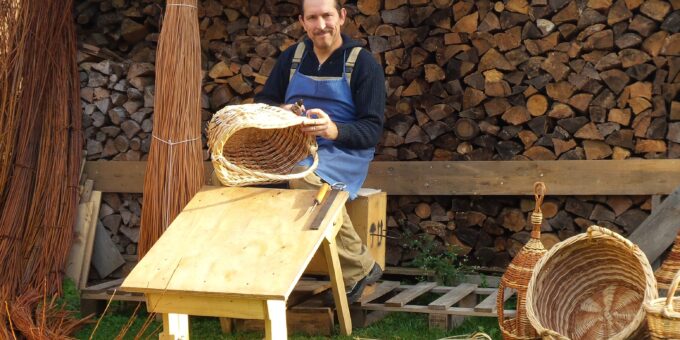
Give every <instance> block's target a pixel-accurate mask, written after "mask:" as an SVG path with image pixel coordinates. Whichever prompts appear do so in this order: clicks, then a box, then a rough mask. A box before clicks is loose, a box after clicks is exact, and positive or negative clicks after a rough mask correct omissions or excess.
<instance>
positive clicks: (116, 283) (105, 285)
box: [82, 279, 124, 293]
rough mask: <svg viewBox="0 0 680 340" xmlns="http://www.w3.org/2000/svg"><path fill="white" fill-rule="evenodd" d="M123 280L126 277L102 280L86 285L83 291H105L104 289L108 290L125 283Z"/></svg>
mask: <svg viewBox="0 0 680 340" xmlns="http://www.w3.org/2000/svg"><path fill="white" fill-rule="evenodd" d="M123 280H124V279H115V280H111V281H106V282H102V283H100V284H96V285H92V286H89V287H85V288H83V289H82V291H83V292H88V293H99V292H103V291H106V290H107V289H109V288H112V287H114V288H115V287H120V284H121V283H123Z"/></svg>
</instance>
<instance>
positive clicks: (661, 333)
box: [645, 238, 680, 339]
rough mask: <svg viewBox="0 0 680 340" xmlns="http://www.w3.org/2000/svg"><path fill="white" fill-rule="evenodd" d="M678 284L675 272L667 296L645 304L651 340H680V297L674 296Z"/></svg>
mask: <svg viewBox="0 0 680 340" xmlns="http://www.w3.org/2000/svg"><path fill="white" fill-rule="evenodd" d="M676 241H677V238H676ZM676 245H677V242H676ZM673 248H675V246H674V247H673ZM678 283H680V271H678V272H676V273H675V276H674V277H673V281H672V282H671V284H670V289H669V290H668V296H666V297H665V298H659V299H655V300H653V301H650V302H649V303H647V304H645V310H646V311H647V326H648V327H649V335H650V336H651V338H652V339H680V313H679V312H676V311H677V310H678V309H679V308H680V297H676V296H675V291H676V290H677V289H678Z"/></svg>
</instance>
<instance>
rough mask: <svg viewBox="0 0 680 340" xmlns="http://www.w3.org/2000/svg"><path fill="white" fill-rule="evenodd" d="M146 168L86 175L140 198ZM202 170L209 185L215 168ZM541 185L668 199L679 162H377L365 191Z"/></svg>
mask: <svg viewBox="0 0 680 340" xmlns="http://www.w3.org/2000/svg"><path fill="white" fill-rule="evenodd" d="M145 167H146V162H145V161H139V162H131V161H130V162H128V161H125V162H122V161H120V162H116V161H90V162H87V164H86V166H85V169H86V171H87V174H88V176H89V177H90V178H92V179H94V180H95V190H100V191H104V192H124V193H141V192H142V190H143V185H144V171H145ZM204 169H205V180H206V183H209V182H210V174H211V172H212V165H211V163H209V162H206V163H205V167H204ZM538 180H540V181H543V182H545V183H548V185H549V187H550V194H551V195H656V194H669V193H671V192H672V191H673V190H674V189H675V188H676V187H677V186H678V185H680V160H679V159H640V160H638V159H635V160H588V161H467V162H373V163H371V166H370V168H369V173H368V178H367V179H366V182H365V183H364V186H366V187H371V188H377V189H381V190H383V191H385V192H387V194H388V195H532V194H533V192H532V190H533V189H532V188H533V183H534V182H535V181H538Z"/></svg>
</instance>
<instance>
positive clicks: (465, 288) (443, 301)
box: [428, 283, 477, 310]
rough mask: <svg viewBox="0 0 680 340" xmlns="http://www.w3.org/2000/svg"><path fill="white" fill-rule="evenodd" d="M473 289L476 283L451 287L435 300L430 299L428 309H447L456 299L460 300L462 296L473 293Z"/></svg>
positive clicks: (475, 287)
mask: <svg viewBox="0 0 680 340" xmlns="http://www.w3.org/2000/svg"><path fill="white" fill-rule="evenodd" d="M475 289H477V285H473V284H470V283H463V284H461V285H460V286H458V287H455V288H453V289H451V291H449V292H448V293H446V294H444V295H442V296H441V297H439V298H438V299H437V300H434V301H432V302H431V303H430V304H429V305H428V307H429V308H430V309H439V310H444V309H447V308H449V307H451V306H453V305H454V304H456V303H457V302H458V301H460V300H462V299H463V298H464V297H466V296H468V295H470V294H474V292H475Z"/></svg>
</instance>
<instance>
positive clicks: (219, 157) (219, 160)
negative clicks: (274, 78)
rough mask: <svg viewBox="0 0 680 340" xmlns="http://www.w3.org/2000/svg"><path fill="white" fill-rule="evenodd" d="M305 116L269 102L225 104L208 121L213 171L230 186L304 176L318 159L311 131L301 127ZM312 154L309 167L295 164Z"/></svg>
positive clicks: (316, 163)
mask: <svg viewBox="0 0 680 340" xmlns="http://www.w3.org/2000/svg"><path fill="white" fill-rule="evenodd" d="M303 119H304V118H303V117H300V116H297V115H295V114H293V113H292V112H290V111H288V110H285V109H282V108H279V107H275V106H269V105H266V104H243V105H231V106H226V107H225V108H223V109H222V110H220V111H219V112H217V113H216V114H215V115H214V116H213V117H212V119H211V120H210V123H209V124H208V129H207V132H208V146H209V148H210V158H211V159H212V164H213V167H214V168H215V175H216V177H217V178H218V179H219V181H220V182H222V184H224V185H226V186H244V185H253V184H270V183H281V182H285V181H288V180H291V179H297V178H302V177H305V176H306V175H307V174H309V173H310V172H312V171H314V170H315V169H316V167H317V165H318V163H319V157H318V155H317V149H318V146H317V144H316V139H315V138H314V137H313V136H310V135H307V134H305V133H304V132H302V131H301V130H300V127H299V125H302V121H303ZM310 155H311V156H312V157H313V159H314V161H313V164H312V166H311V167H309V168H307V169H305V170H304V171H302V172H299V173H291V171H292V169H293V168H294V167H295V166H296V165H297V164H298V163H299V162H300V161H301V160H303V159H305V158H307V157H309V156H310Z"/></svg>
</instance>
